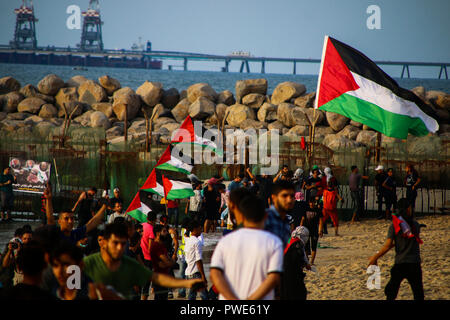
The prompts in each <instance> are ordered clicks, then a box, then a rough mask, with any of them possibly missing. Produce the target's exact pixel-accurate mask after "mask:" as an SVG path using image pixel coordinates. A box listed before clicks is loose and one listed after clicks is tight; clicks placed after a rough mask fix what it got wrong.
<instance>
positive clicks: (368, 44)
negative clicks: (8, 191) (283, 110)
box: [0, 0, 450, 78]
mask: <svg viewBox="0 0 450 320" xmlns="http://www.w3.org/2000/svg"><path fill="white" fill-rule="evenodd" d="M21 3H22V1H21V0H8V1H6V0H1V1H0V21H1V22H0V24H1V28H0V44H8V43H9V41H10V40H11V39H12V38H13V34H14V26H15V14H14V9H15V8H18V7H19V6H20V4H21ZM88 4H89V0H57V1H55V0H35V1H34V8H35V14H36V17H37V18H38V19H39V21H38V22H37V24H36V29H37V38H38V46H47V45H54V46H69V45H70V46H71V47H75V45H76V44H77V43H79V42H80V38H81V30H77V29H73V30H70V29H68V27H67V26H66V21H67V19H68V18H69V14H68V13H66V10H67V8H68V7H69V6H70V5H77V6H79V7H80V8H81V10H82V11H84V10H86V9H87V7H88ZM370 5H376V6H378V7H379V9H380V16H379V17H380V19H379V21H380V26H381V28H380V29H369V28H368V27H367V20H368V19H371V18H373V13H372V12H371V13H367V12H366V10H367V8H368V7H369V6H370ZM449 12H450V1H449V0H427V1H425V0H390V1H386V0H371V1H368V0H316V1H305V0H272V1H268V0H190V1H187V0H131V1H123V0H103V1H102V0H100V13H101V16H102V19H103V21H104V24H103V26H102V28H103V42H104V46H105V48H108V49H115V48H120V49H122V48H125V49H129V48H130V47H131V45H132V44H133V42H137V40H138V38H139V37H141V38H142V41H143V42H145V41H147V40H150V41H151V42H152V47H153V50H167V51H186V52H198V53H206V54H221V55H226V54H230V53H231V52H232V51H237V50H242V51H248V52H250V53H251V54H252V55H254V56H266V57H269V56H270V57H285V58H320V57H321V53H322V46H323V39H324V36H325V35H330V36H332V37H334V38H336V39H338V40H340V41H342V42H345V43H347V44H348V45H350V46H352V47H354V48H356V49H358V50H359V51H361V52H363V53H364V54H366V55H367V56H368V57H369V58H371V59H372V60H390V61H424V62H450V40H449V39H450V19H448V13H449ZM168 64H174V65H182V62H181V61H175V62H170V61H169V62H164V65H165V68H166V66H167V65H168ZM222 66H223V63H221V62H189V68H190V69H193V70H212V71H217V70H220V68H221V67H222ZM239 67H240V64H239V62H234V63H232V64H231V66H230V69H231V71H238V70H239ZM250 67H251V70H252V71H255V72H259V70H260V68H261V67H260V64H259V63H251V64H250ZM383 69H384V70H385V71H386V72H388V73H390V74H392V75H393V76H399V75H400V72H401V67H400V66H398V67H397V66H393V67H383ZM318 71H319V65H318V64H297V73H304V74H317V73H318ZM410 71H411V73H412V76H418V77H419V76H420V77H433V78H434V77H437V75H438V73H439V68H438V67H437V68H433V69H427V68H423V67H412V68H410ZM449 71H450V70H449ZM266 72H270V73H291V72H292V63H290V64H288V63H266Z"/></svg>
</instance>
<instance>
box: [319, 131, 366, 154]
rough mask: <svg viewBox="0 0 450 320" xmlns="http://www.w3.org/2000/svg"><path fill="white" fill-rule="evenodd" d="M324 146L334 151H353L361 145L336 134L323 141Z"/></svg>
mask: <svg viewBox="0 0 450 320" xmlns="http://www.w3.org/2000/svg"><path fill="white" fill-rule="evenodd" d="M322 144H323V145H325V146H327V147H328V148H330V149H331V150H333V151H339V150H341V151H343V150H346V149H353V148H357V147H360V146H361V144H360V143H359V142H356V141H354V140H350V139H349V138H347V137H344V136H338V135H336V134H329V135H327V136H326V137H325V139H323V141H322Z"/></svg>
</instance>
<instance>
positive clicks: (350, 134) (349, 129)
mask: <svg viewBox="0 0 450 320" xmlns="http://www.w3.org/2000/svg"><path fill="white" fill-rule="evenodd" d="M360 131H361V129H359V128H357V127H354V126H352V125H347V126H345V127H344V129H342V130H341V131H339V132H338V133H337V134H336V136H338V137H341V136H342V137H346V138H349V139H350V140H356V137H357V136H358V134H359V132H360Z"/></svg>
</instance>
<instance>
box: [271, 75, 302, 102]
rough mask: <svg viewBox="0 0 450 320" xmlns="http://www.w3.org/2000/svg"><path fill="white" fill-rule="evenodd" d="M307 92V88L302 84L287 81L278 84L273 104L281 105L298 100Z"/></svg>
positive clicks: (274, 92) (273, 96)
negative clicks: (293, 99) (294, 99)
mask: <svg viewBox="0 0 450 320" xmlns="http://www.w3.org/2000/svg"><path fill="white" fill-rule="evenodd" d="M305 92H306V87H305V86H304V85H303V84H301V83H296V82H292V81H286V82H282V83H280V84H278V85H277V86H276V87H275V90H274V91H273V93H272V98H271V101H270V102H271V103H273V104H280V103H282V102H286V101H289V100H291V99H292V98H297V97H299V96H301V95H302V94H304V93H305Z"/></svg>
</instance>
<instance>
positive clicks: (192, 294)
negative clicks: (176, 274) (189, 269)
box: [186, 272, 208, 300]
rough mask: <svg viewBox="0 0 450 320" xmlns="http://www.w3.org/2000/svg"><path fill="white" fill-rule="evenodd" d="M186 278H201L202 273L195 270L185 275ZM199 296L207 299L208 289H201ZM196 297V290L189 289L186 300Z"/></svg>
mask: <svg viewBox="0 0 450 320" xmlns="http://www.w3.org/2000/svg"><path fill="white" fill-rule="evenodd" d="M186 278H187V279H201V278H202V275H201V274H200V272H196V273H194V274H191V275H190V276H186ZM200 298H202V300H208V291H206V289H202V291H200ZM196 299H197V291H195V290H192V289H189V292H188V300H196Z"/></svg>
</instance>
